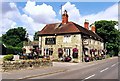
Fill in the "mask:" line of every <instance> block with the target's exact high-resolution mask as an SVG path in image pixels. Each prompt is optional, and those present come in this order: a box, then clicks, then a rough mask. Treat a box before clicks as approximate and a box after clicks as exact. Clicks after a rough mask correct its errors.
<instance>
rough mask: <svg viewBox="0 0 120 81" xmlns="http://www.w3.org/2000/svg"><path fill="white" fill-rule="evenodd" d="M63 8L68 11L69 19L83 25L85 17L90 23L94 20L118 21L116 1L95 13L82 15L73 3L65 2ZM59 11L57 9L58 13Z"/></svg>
mask: <svg viewBox="0 0 120 81" xmlns="http://www.w3.org/2000/svg"><path fill="white" fill-rule="evenodd" d="M62 8H63V10H65V9H66V10H67V11H68V15H69V20H70V21H73V22H76V23H78V24H80V25H82V26H84V21H85V19H87V20H89V23H90V24H92V23H94V22H95V21H98V20H116V21H118V3H116V4H114V5H113V6H111V7H109V8H107V9H106V10H104V11H100V12H98V13H97V14H94V13H93V14H89V15H85V16H82V15H81V14H80V11H79V9H77V7H76V6H75V5H74V4H71V3H70V2H67V3H66V4H65V5H63V7H62ZM60 12H61V11H59V13H60Z"/></svg>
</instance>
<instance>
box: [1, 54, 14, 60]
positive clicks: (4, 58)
mask: <svg viewBox="0 0 120 81" xmlns="http://www.w3.org/2000/svg"><path fill="white" fill-rule="evenodd" d="M13 58H14V56H13V54H8V55H6V56H4V57H3V60H4V61H12V60H13Z"/></svg>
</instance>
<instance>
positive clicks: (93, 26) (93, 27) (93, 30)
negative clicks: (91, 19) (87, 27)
mask: <svg viewBox="0 0 120 81" xmlns="http://www.w3.org/2000/svg"><path fill="white" fill-rule="evenodd" d="M95 30H96V27H95V25H94V24H92V26H91V31H92V32H94V33H95Z"/></svg>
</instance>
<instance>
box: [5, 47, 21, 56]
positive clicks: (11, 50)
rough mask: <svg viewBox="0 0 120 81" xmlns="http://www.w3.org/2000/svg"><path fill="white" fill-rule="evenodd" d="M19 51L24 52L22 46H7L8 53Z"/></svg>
mask: <svg viewBox="0 0 120 81" xmlns="http://www.w3.org/2000/svg"><path fill="white" fill-rule="evenodd" d="M18 52H22V48H21V47H13V46H7V50H6V53H7V54H17V53H18Z"/></svg>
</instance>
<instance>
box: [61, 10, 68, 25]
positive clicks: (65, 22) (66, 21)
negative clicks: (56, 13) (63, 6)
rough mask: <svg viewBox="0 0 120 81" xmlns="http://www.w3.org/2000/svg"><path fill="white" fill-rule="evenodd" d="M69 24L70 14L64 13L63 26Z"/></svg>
mask: <svg viewBox="0 0 120 81" xmlns="http://www.w3.org/2000/svg"><path fill="white" fill-rule="evenodd" d="M67 23H68V14H67V11H66V10H65V11H64V14H63V15H62V24H67Z"/></svg>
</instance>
